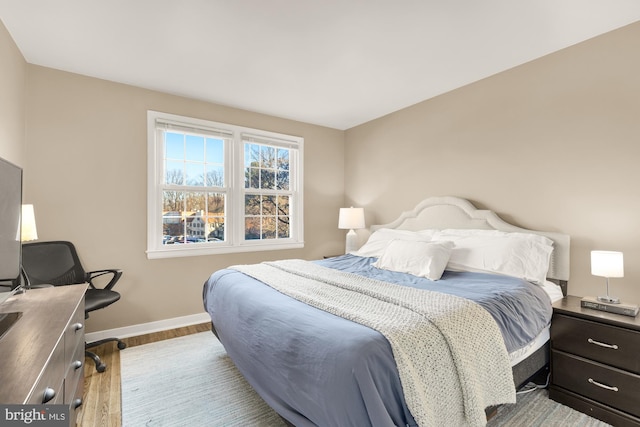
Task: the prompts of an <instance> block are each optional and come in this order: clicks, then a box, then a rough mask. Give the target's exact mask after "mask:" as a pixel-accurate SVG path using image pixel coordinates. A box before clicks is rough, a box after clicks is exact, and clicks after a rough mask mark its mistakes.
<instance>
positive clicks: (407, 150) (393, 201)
mask: <svg viewBox="0 0 640 427" xmlns="http://www.w3.org/2000/svg"><path fill="white" fill-rule="evenodd" d="M638 40H640V23H636V24H633V25H631V26H628V27H625V28H623V29H620V30H618V31H614V32H612V33H609V34H606V35H603V36H601V37H598V38H595V39H592V40H589V41H586V42H584V43H582V44H579V45H576V46H573V47H570V48H568V49H565V50H563V51H560V52H557V53H555V54H553V55H549V56H546V57H543V58H541V59H539V60H536V61H533V62H530V63H527V64H524V65H522V66H520V67H517V68H514V69H512V70H509V71H506V72H503V73H501V74H498V75H495V76H492V77H490V78H487V79H485V80H482V81H479V82H476V83H474V84H471V85H468V86H466V87H463V88H461V89H458V90H456V91H453V92H450V93H447V94H445V95H442V96H439V97H437V98H435V99H431V100H428V101H425V102H422V103H420V104H417V105H415V106H412V107H410V108H407V109H404V110H401V111H398V112H395V113H393V114H391V115H388V116H385V117H383V118H380V119H378V120H374V121H372V122H369V123H366V124H364V125H361V126H358V127H355V128H353V129H350V130H348V131H347V132H346V153H345V155H346V160H345V192H346V199H347V201H348V202H351V203H353V204H354V205H358V206H363V207H365V209H366V212H368V215H369V217H368V218H367V219H368V223H371V222H377V223H385V222H388V221H390V220H392V219H394V218H395V217H396V216H397V215H398V213H399V212H400V211H404V210H409V209H411V208H413V206H414V205H415V204H416V203H417V202H418V201H420V200H421V199H423V198H425V197H428V196H442V195H454V196H460V197H465V198H468V199H470V200H471V201H473V202H474V203H475V204H476V205H477V206H478V207H480V208H485V209H491V210H494V211H496V212H497V213H498V214H500V215H501V216H502V217H503V218H505V219H506V220H508V221H511V222H515V223H516V224H518V225H520V226H523V227H527V228H533V229H540V230H554V231H560V232H564V233H567V234H570V235H571V237H572V244H571V250H572V254H571V280H570V282H569V292H570V293H573V294H575V295H593V294H602V293H603V291H604V279H602V278H597V277H593V276H591V274H590V259H589V257H590V255H589V252H590V250H592V249H605V250H619V251H623V252H624V256H625V277H624V278H623V279H612V280H611V285H612V291H613V292H612V293H615V294H617V295H618V296H620V297H622V298H624V299H627V300H629V301H630V302H635V303H640V188H639V185H640V167H639V163H640V49H638Z"/></svg>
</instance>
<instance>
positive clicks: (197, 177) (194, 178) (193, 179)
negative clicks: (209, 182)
mask: <svg viewBox="0 0 640 427" xmlns="http://www.w3.org/2000/svg"><path fill="white" fill-rule="evenodd" d="M184 167H185V173H186V176H185V181H186V184H187V185H199V186H202V185H204V163H186V164H185V165H184Z"/></svg>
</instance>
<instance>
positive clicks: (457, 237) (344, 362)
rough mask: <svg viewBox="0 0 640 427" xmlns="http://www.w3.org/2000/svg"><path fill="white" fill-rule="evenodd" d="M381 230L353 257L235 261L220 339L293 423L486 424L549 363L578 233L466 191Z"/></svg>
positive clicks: (216, 320)
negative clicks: (521, 223)
mask: <svg viewBox="0 0 640 427" xmlns="http://www.w3.org/2000/svg"><path fill="white" fill-rule="evenodd" d="M370 233H371V234H370V236H369V238H368V240H367V241H366V243H365V244H364V245H363V246H362V247H361V248H360V249H359V250H358V251H356V252H355V253H352V254H346V255H343V256H338V257H331V258H328V259H324V260H317V261H302V260H283V261H278V262H274V263H262V264H258V265H253V266H232V267H230V268H227V269H223V270H219V271H216V272H214V273H213V274H212V275H211V276H210V277H209V279H208V280H207V281H206V282H205V284H204V289H203V300H204V306H205V309H206V310H207V312H208V313H209V314H210V316H211V321H212V330H213V332H214V334H215V335H216V337H217V338H218V339H219V340H220V342H221V343H222V344H223V345H224V347H225V349H226V351H227V353H228V354H229V356H230V358H231V359H232V360H233V361H234V363H235V364H236V366H237V367H238V369H239V371H240V372H241V373H242V375H243V376H244V377H245V378H246V379H247V381H248V382H249V383H250V384H251V385H252V386H253V388H254V389H255V390H256V391H257V392H258V394H260V396H261V397H262V398H263V399H264V400H265V401H266V402H267V403H268V404H269V405H270V406H271V407H272V408H274V409H275V410H276V411H277V412H278V413H279V414H280V416H281V417H282V418H283V419H284V420H285V421H286V422H287V423H289V424H291V425H295V426H316V425H317V426H367V425H371V426H394V425H399V426H418V425H420V426H422V427H424V426H427V425H443V422H444V421H446V424H447V425H484V424H485V423H486V415H485V414H486V413H488V412H489V411H490V410H491V408H494V407H495V406H497V405H500V404H504V403H512V402H513V401H514V400H515V390H516V389H518V388H520V387H521V386H523V385H524V384H526V383H527V382H528V381H529V380H530V379H531V378H533V377H535V376H536V375H540V374H541V373H544V372H545V371H546V369H547V367H548V360H549V357H548V340H549V328H548V326H549V322H550V319H551V301H553V300H555V299H559V298H561V297H562V295H563V294H566V285H567V281H568V279H569V236H567V235H564V234H561V233H556V232H540V231H532V230H527V229H523V228H520V227H517V226H515V225H512V224H509V223H507V222H505V221H503V220H502V219H501V218H500V217H498V216H497V215H496V214H495V213H493V212H491V211H487V210H478V209H476V208H475V207H474V206H473V204H472V203H470V202H469V201H467V200H465V199H460V198H456V197H432V198H428V199H426V200H424V201H422V202H421V203H419V204H418V205H417V206H416V207H415V208H414V209H413V210H411V211H407V212H404V213H402V214H401V215H400V216H399V217H398V218H397V219H396V220H395V221H393V222H391V223H389V224H384V225H377V226H373V227H371V229H370ZM505 254H507V255H506V256H505ZM408 260H411V261H408ZM425 260H428V262H427V261H425Z"/></svg>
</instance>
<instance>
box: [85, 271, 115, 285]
mask: <svg viewBox="0 0 640 427" xmlns="http://www.w3.org/2000/svg"><path fill="white" fill-rule="evenodd" d="M105 274H111V275H112V276H113V277H111V280H110V281H109V283H107V285H106V286H105V287H104V288H102V289H111V288H113V287H114V286H115V284H116V282H117V281H118V280H120V276H122V270H120V269H117V268H109V269H106V270H95V271H88V272H87V278H86V281H87V282H88V283H89V286H90V287H91V288H93V289H99V288H97V287H96V286H95V284H94V283H93V279H95V278H97V277H100V276H104V275H105Z"/></svg>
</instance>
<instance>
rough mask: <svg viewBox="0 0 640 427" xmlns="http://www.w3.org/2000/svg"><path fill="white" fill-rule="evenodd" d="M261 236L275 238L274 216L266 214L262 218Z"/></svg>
mask: <svg viewBox="0 0 640 427" xmlns="http://www.w3.org/2000/svg"><path fill="white" fill-rule="evenodd" d="M262 238H263V239H275V238H276V218H275V217H274V216H266V217H263V218H262Z"/></svg>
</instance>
